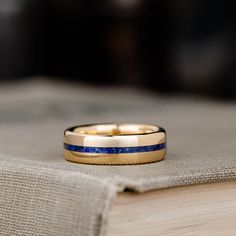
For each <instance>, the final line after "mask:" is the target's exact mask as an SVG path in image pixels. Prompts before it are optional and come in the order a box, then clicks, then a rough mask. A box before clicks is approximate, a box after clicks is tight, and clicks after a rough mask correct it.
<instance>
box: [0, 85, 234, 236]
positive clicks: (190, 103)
mask: <svg viewBox="0 0 236 236" xmlns="http://www.w3.org/2000/svg"><path fill="white" fill-rule="evenodd" d="M235 108H236V103H230V104H228V103H223V102H215V101H209V100H206V99H203V98H202V99H196V98H189V97H188V98H187V99H186V98H184V97H171V98H170V97H169V98H166V97H160V96H157V95H153V94H152V95H150V94H148V93H144V92H140V91H134V90H130V89H123V88H119V89H114V88H100V89H96V88H88V87H83V86H78V85H77V86H73V87H70V86H68V85H56V84H54V83H48V82H39V81H37V82H33V83H23V84H19V85H17V86H16V87H9V86H6V87H2V88H1V89H0V114H1V115H0V188H1V192H0V203H1V204H0V232H1V233H0V235H59V236H60V235H80V236H87V235H88V236H96V235H99V236H102V235H105V234H106V227H107V220H108V219H109V210H110V207H111V205H112V202H113V199H114V197H115V196H116V193H117V192H119V191H123V190H124V189H129V190H132V191H138V192H143V191H148V190H153V189H160V188H167V187H174V186H180V185H190V184H197V183H206V182H216V181H225V180H235V179H236V128H235V127H236V109H235ZM97 122H141V123H152V124H158V125H161V126H163V127H164V128H166V130H167V137H168V155H167V157H166V159H165V160H164V161H161V162H157V163H152V164H144V165H135V166H96V165H84V164H76V163H71V162H67V161H65V160H64V157H63V131H64V129H65V128H67V127H68V126H72V125H76V124H83V123H97Z"/></svg>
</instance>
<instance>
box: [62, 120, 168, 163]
mask: <svg viewBox="0 0 236 236" xmlns="http://www.w3.org/2000/svg"><path fill="white" fill-rule="evenodd" d="M165 155H166V132H165V130H164V129H163V128H161V127H159V126H155V125H147V124H131V123H120V124H119V123H114V124H112V123H106V124H89V125H79V126H74V127H71V128H68V129H66V130H65V132H64V156H65V159H66V160H68V161H72V162H78V163H84V164H97V165H131V164H144V163H150V162H156V161H160V160H162V159H164V158H165Z"/></svg>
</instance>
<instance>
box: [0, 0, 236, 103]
mask: <svg viewBox="0 0 236 236" xmlns="http://www.w3.org/2000/svg"><path fill="white" fill-rule="evenodd" d="M235 12H236V2H235V1H231V0H228V1H223V0H222V1H213V0H205V1H201V0H200V1H197V0H196V1H193V0H180V1H171V0H155V1H154V0H110V1H108V0H107V1H106V0H103V1H101V0H100V1H99V0H0V81H4V82H12V81H16V80H23V79H24V80H25V79H26V78H27V79H30V78H32V77H33V76H49V77H51V78H52V79H53V78H54V79H55V78H62V79H64V80H67V81H68V80H69V81H78V82H80V83H81V82H85V83H92V84H96V85H129V86H139V87H142V88H150V89H152V90H155V91H158V92H164V93H180V92H181V93H195V94H206V95H210V96H215V97H222V98H230V99H232V98H235V97H236V78H235V76H236V75H235V72H236V54H235V52H236V50H235V46H236V35H235V33H236V14H235Z"/></svg>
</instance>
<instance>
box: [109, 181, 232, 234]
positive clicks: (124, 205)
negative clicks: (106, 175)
mask: <svg viewBox="0 0 236 236" xmlns="http://www.w3.org/2000/svg"><path fill="white" fill-rule="evenodd" d="M109 219H110V220H109V227H108V234H107V235H108V236H121V235H122V236H133V235H135V236H151V235H152V236H159V235H161V236H162V235H163V236H179V235H181V236H185V235H200V236H213V235H214V236H218V235H220V236H221V235H223V236H231V235H232V236H233V235H236V182H225V183H214V184H205V185H194V186H187V187H178V188H170V189H164V190H157V191H152V192H147V193H142V194H140V193H129V192H125V193H121V194H119V195H118V197H117V199H116V200H115V203H114V206H113V208H112V211H111V214H110V218H109Z"/></svg>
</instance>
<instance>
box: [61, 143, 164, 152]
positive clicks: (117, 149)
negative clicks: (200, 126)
mask: <svg viewBox="0 0 236 236" xmlns="http://www.w3.org/2000/svg"><path fill="white" fill-rule="evenodd" d="M165 148H166V143H160V144H154V145H149V146H138V147H88V146H77V145H72V144H67V143H64V149H66V150H68V151H72V152H82V153H103V154H120V153H137V152H153V151H158V150H162V149H165Z"/></svg>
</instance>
